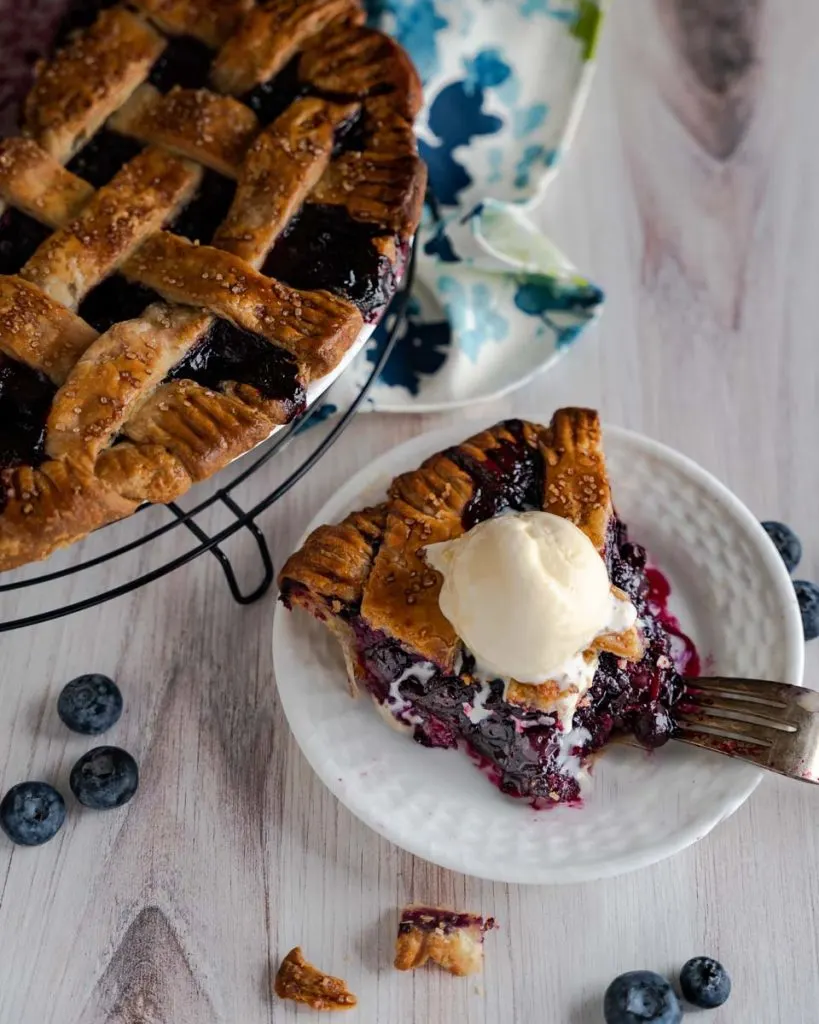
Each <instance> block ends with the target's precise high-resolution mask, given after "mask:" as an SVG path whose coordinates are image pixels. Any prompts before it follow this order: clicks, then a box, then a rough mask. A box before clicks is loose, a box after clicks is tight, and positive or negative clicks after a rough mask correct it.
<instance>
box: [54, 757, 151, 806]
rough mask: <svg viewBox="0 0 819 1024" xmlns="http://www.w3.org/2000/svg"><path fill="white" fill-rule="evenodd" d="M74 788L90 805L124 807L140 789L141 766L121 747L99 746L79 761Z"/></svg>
mask: <svg viewBox="0 0 819 1024" xmlns="http://www.w3.org/2000/svg"><path fill="white" fill-rule="evenodd" d="M69 785H70V786H71V792H72V793H73V794H74V796H75V797H76V798H77V799H78V800H79V801H80V803H81V804H85V806H86V807H93V808H94V809H95V810H99V811H104V810H107V809H108V808H111V807H122V805H123V804H127V803H128V801H129V800H130V799H131V797H132V796H133V795H134V793H136V791H137V787H138V786H139V769H138V768H137V763H136V761H135V760H134V759H133V758H132V757H131V755H130V754H129V753H128V752H127V751H125V750H120V748H119V747H95V748H94V749H93V750H89V751H88V753H87V754H83V756H82V757H81V758H80V759H79V761H77V763H76V764H75V765H74V767H73V768H72V769H71V776H70V778H69Z"/></svg>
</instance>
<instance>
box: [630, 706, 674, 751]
mask: <svg viewBox="0 0 819 1024" xmlns="http://www.w3.org/2000/svg"><path fill="white" fill-rule="evenodd" d="M634 735H635V737H636V739H637V740H638V742H640V743H642V745H643V746H644V747H648V748H649V750H653V749H654V748H656V747H661V746H662V745H663V744H664V743H668V741H669V740H670V739H671V737H672V736H673V735H674V720H673V719H672V717H671V715H670V714H669V713H668V711H667V710H666V709H665V708H664V707H663V706H662V705H661V704H652V705H650V706H649V707H647V708H646V709H645V711H641V712H640V714H639V715H638V716H637V718H636V719H635V721H634Z"/></svg>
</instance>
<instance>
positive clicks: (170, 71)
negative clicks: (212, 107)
mask: <svg viewBox="0 0 819 1024" xmlns="http://www.w3.org/2000/svg"><path fill="white" fill-rule="evenodd" d="M213 57H214V53H213V50H211V49H210V47H208V46H205V44H204V43H201V42H200V41H199V40H198V39H194V38H193V36H173V37H172V38H171V39H170V40H169V41H168V45H167V46H166V47H165V49H164V50H163V52H162V55H161V56H160V57H159V59H158V60H157V62H156V63H155V64H154V66H153V67H152V68H151V74H150V76H149V77H148V81H149V82H150V83H151V85H154V86H156V88H157V89H159V91H160V92H168V91H169V90H170V89H172V88H173V86H175V85H179V86H182V88H184V89H201V88H203V87H204V86H206V85H207V84H208V76H209V75H210V66H211V64H212V62H213Z"/></svg>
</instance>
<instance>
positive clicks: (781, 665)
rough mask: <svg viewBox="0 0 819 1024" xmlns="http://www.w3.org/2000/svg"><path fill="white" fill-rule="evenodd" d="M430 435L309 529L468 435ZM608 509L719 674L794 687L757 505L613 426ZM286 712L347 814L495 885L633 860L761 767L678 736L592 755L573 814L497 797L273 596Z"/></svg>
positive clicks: (340, 496)
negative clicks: (364, 691) (401, 722)
mask: <svg viewBox="0 0 819 1024" xmlns="http://www.w3.org/2000/svg"><path fill="white" fill-rule="evenodd" d="M464 433H465V431H464V428H463V426H460V427H453V428H449V429H447V430H445V431H439V432H436V433H432V434H426V435H423V436H421V437H417V438H413V439H412V440H411V441H409V442H407V443H406V444H404V445H401V446H400V447H398V448H396V449H394V450H393V451H391V452H388V453H386V454H385V455H384V456H382V457H381V458H380V459H378V460H376V461H375V462H373V463H372V464H370V465H369V466H367V467H366V468H365V469H364V470H362V471H361V472H360V473H358V474H357V475H356V476H355V477H353V478H352V479H351V480H350V481H348V483H347V484H346V485H345V486H344V487H342V488H341V489H340V490H339V491H338V492H337V493H336V494H335V495H334V496H333V498H332V499H331V500H330V501H329V502H328V503H327V504H326V505H325V507H324V508H323V509H322V510H321V511H320V512H319V514H318V515H317V516H316V518H315V520H314V521H313V523H311V524H310V526H309V527H308V530H307V531H306V532H309V531H310V530H312V529H313V528H314V527H315V526H317V525H319V523H324V522H334V521H337V520H338V519H340V518H341V517H343V516H344V515H345V514H346V513H347V512H349V511H350V510H352V509H353V508H356V507H360V506H362V505H365V504H368V503H370V502H372V501H376V500H378V499H379V498H380V497H381V496H382V495H383V493H384V489H385V487H386V485H387V484H388V483H389V481H390V480H391V479H392V477H393V476H394V475H395V474H396V473H398V472H402V471H404V470H408V469H412V468H414V467H415V466H417V465H418V463H419V462H420V461H421V460H422V459H423V458H425V457H426V456H427V455H430V454H432V453H433V452H435V451H437V450H439V449H440V448H442V447H445V446H446V445H448V444H452V443H456V442H459V441H461V440H463V436H464ZM604 447H605V451H606V457H607V462H608V467H609V475H610V478H611V482H612V493H613V495H614V499H615V504H616V506H617V509H618V512H619V514H620V516H621V517H622V519H623V521H624V522H625V523H626V524H627V525H628V527H629V530H630V534H631V536H632V537H633V539H635V540H636V541H638V542H639V543H641V544H644V545H645V546H646V547H647V548H648V551H649V556H650V559H651V561H652V562H653V563H654V564H657V565H659V566H660V567H661V568H662V569H663V571H664V572H665V573H666V575H667V576H668V577H669V579H670V581H671V584H672V599H671V609H672V611H673V612H675V614H677V615H678V616H679V618H680V619H681V622H682V624H683V628H685V629H686V631H687V632H689V633H690V634H691V635H692V636H693V638H694V640H695V641H696V643H697V646H698V648H699V651H700V654H701V656H702V657H703V661H704V665H705V670H706V671H708V672H712V673H715V674H722V675H736V676H746V677H757V678H771V679H780V680H782V681H785V682H791V683H800V682H801V677H802V668H803V659H804V644H803V638H802V628H801V620H800V616H799V610H798V605H797V602H796V599H795V596H794V592H793V587H792V584H791V581H790V578H789V576H788V574H787V572H786V570H785V568H784V565H783V564H782V562H781V560H780V559H779V556H778V555H777V553H776V551H775V549H774V548H773V546H772V545H771V543H770V541H769V540H768V538H767V536H766V535H765V533H764V531H763V530H762V528H761V527H760V525H759V523H758V522H757V521H756V519H755V518H754V517H753V515H752V514H751V513H750V512H749V511H748V509H747V508H745V506H744V505H742V503H741V502H740V501H739V500H738V499H737V498H736V497H734V496H733V495H732V494H731V493H730V492H729V491H728V490H727V489H726V488H725V487H724V486H723V485H722V484H720V483H719V482H718V481H717V480H716V479H714V477H712V476H711V475H710V474H709V473H707V472H706V471H705V470H703V469H702V468H701V467H699V466H697V465H696V464H695V463H694V462H692V461H691V460H689V459H687V458H685V457H684V456H682V455H680V454H678V453H676V452H674V451H672V450H671V449H668V448H666V447H664V446H663V445H660V444H658V443H656V442H654V441H650V440H648V439H647V438H644V437H641V436H639V435H637V434H633V433H631V432H629V431H625V430H622V429H618V428H614V427H610V428H607V429H605V430H604ZM273 654H274V666H275V672H276V680H277V685H278V688H279V694H280V696H281V700H282V705H283V708H284V711H285V714H286V716H287V718H288V721H289V723H290V727H291V729H292V731H293V734H294V736H295V738H296V740H297V742H298V743H299V745H300V747H301V749H302V751H303V752H304V754H305V756H306V757H307V759H308V761H309V762H310V764H311V765H312V767H313V768H314V770H315V771H316V773H317V774H318V775H319V777H320V778H321V779H322V781H323V782H324V783H325V785H326V786H327V787H328V788H329V789H330V790H331V792H333V793H334V794H335V795H336V796H337V797H338V798H339V800H341V802H342V803H343V804H345V806H346V807H348V808H349V809H350V810H351V811H352V812H353V813H354V814H355V815H356V816H357V817H359V818H360V819H361V820H362V821H364V822H365V823H366V824H368V825H369V826H370V827H371V828H373V829H374V830H375V831H376V832H378V833H380V834H381V835H383V836H385V837H386V838H388V839H390V840H392V841H393V842H395V843H396V844H397V845H399V846H401V847H403V848H404V849H406V850H409V851H410V852H411V853H414V854H416V855H418V856H420V857H423V858H425V859H427V860H430V861H432V862H434V863H436V864H439V865H441V866H443V867H447V868H450V869H452V870H455V871H461V872H463V873H465V874H471V875H476V876H478V877H482V878H487V879H493V880H497V881H504V882H520V883H540V884H544V883H558V882H579V881H590V880H593V879H598V878H603V877H608V876H612V875H617V874H621V873H623V872H626V871H630V870H634V869H637V868H641V867H644V866H646V865H648V864H651V863H654V862H656V861H658V860H661V859H663V858H665V857H668V856H670V855H671V854H673V853H676V852H678V851H679V850H681V849H683V848H685V847H686V846H689V845H690V844H692V843H694V842H696V841H697V840H698V839H701V838H702V837H703V836H705V835H706V834H707V833H708V832H709V831H710V830H711V829H712V828H713V827H714V826H715V825H716V824H718V823H719V822H720V821H721V820H722V819H724V818H726V817H727V816H728V815H729V814H731V813H733V811H735V810H736V809H737V808H738V807H739V806H740V805H741V804H742V803H743V801H744V800H745V799H746V798H747V797H748V796H749V795H750V793H751V792H752V791H753V789H754V788H755V787H756V785H757V784H758V782H759V781H760V778H761V775H762V773H761V772H760V771H759V770H758V769H756V768H753V767H752V766H749V765H746V764H743V763H741V762H739V761H732V760H730V759H729V758H726V757H721V756H719V755H715V754H712V753H709V752H707V751H701V750H697V749H695V748H693V747H688V746H684V745H682V744H678V743H671V744H669V745H667V746H666V747H664V748H662V749H661V750H659V751H657V752H655V753H654V754H652V755H649V754H646V753H644V752H642V751H639V750H634V749H630V748H627V747H623V746H613V747H610V748H609V749H608V750H607V751H606V752H605V753H604V754H603V756H601V757H600V758H599V759H598V760H597V762H596V764H595V768H594V771H593V775H592V778H591V781H590V783H589V784H588V785H587V787H586V790H585V793H584V806H583V807H582V808H580V809H577V808H570V807H556V808H554V809H551V810H549V811H534V810H532V809H531V808H530V807H529V805H528V804H526V803H525V802H523V801H518V800H513V799H511V798H509V797H506V796H503V795H502V794H501V793H500V792H499V791H498V790H496V789H495V787H494V786H492V785H491V784H490V783H489V782H488V781H487V780H486V778H484V776H483V775H482V774H481V772H479V771H478V770H477V769H476V768H475V766H474V764H473V763H472V761H471V760H470V758H469V757H468V756H467V755H466V754H465V753H464V752H462V751H450V750H429V749H426V748H424V747H421V746H419V745H418V744H415V743H413V742H412V741H411V740H409V739H408V738H406V737H405V736H403V735H400V734H398V733H396V732H394V731H393V730H391V729H389V728H387V727H386V726H385V724H384V722H383V720H382V718H381V717H380V716H379V715H378V714H377V712H376V709H375V707H374V705H373V703H372V702H371V701H370V700H369V698H366V697H362V698H360V699H359V700H357V701H353V700H351V699H350V697H349V696H348V693H347V689H346V680H345V672H344V666H343V660H342V656H341V651H340V649H339V648H338V646H337V644H336V643H335V641H334V640H333V639H332V638H331V636H330V635H329V633H328V632H327V631H326V630H325V629H324V628H323V627H322V626H321V625H320V624H319V623H317V622H314V621H313V620H312V619H310V618H309V617H308V616H307V615H306V614H304V613H302V612H300V611H296V612H288V611H287V610H286V609H284V608H283V607H281V606H279V607H278V609H277V612H276V616H275V622H274V630H273Z"/></svg>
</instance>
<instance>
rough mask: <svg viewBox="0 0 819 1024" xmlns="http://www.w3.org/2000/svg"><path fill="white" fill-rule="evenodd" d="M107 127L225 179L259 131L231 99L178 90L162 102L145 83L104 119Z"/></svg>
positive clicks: (203, 91)
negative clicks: (176, 155)
mask: <svg viewBox="0 0 819 1024" xmlns="http://www.w3.org/2000/svg"><path fill="white" fill-rule="evenodd" d="M108 125H109V127H110V128H113V129H114V131H117V132H120V133H121V134H122V135H131V136H132V137H133V138H135V139H140V140H141V141H142V142H153V143H156V144H157V145H160V146H164V147H165V148H166V149H169V150H170V151H171V152H172V153H178V154H179V155H180V156H185V157H189V158H190V159H191V160H196V161H197V163H200V164H202V166H203V167H210V168H212V169H213V170H214V171H218V172H219V173H220V174H224V175H225V176H226V177H228V178H235V177H236V175H237V174H238V173H239V170H240V169H241V166H242V161H243V160H244V157H245V153H246V152H247V149H248V147H249V146H250V144H251V142H252V141H253V139H254V138H255V137H256V134H257V133H258V131H259V119H258V118H257V117H256V115H255V114H254V113H253V111H252V110H251V109H250V108H249V107H246V106H245V105H244V103H240V102H239V101H238V100H235V99H233V98H232V97H231V96H217V95H216V94H215V93H212V92H209V91H208V90H207V89H183V88H181V86H178V85H177V86H174V88H173V89H171V91H170V92H169V93H167V94H165V95H164V96H163V95H162V93H161V92H160V91H159V90H158V89H155V88H154V86H152V85H148V84H147V83H146V84H145V85H141V86H140V87H139V88H138V89H137V90H136V92H134V94H133V95H132V96H131V97H130V99H129V100H128V101H127V102H126V103H124V104H123V105H122V106H121V107H120V108H119V110H118V111H117V112H116V113H115V114H114V115H113V116H112V117H111V118H109V121H108Z"/></svg>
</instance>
